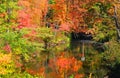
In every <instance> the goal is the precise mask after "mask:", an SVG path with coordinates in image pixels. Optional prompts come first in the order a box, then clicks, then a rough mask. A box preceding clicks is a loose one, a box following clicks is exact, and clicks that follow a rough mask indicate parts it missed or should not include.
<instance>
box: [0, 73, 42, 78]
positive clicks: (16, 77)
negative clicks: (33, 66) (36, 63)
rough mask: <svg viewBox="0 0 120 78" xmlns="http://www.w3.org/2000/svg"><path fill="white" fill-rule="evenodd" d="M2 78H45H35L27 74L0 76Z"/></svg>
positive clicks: (38, 77)
mask: <svg viewBox="0 0 120 78" xmlns="http://www.w3.org/2000/svg"><path fill="white" fill-rule="evenodd" d="M0 78H44V77H42V76H33V75H31V74H29V73H27V72H23V73H13V74H6V75H0Z"/></svg>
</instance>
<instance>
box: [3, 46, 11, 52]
mask: <svg viewBox="0 0 120 78" xmlns="http://www.w3.org/2000/svg"><path fill="white" fill-rule="evenodd" d="M3 49H4V50H5V51H6V52H8V53H10V52H11V47H10V45H9V44H6V45H5V46H4V47H3Z"/></svg>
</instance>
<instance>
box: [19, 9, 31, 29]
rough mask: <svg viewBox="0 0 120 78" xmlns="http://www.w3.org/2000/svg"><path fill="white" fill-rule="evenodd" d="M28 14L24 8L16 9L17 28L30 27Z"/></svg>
mask: <svg viewBox="0 0 120 78" xmlns="http://www.w3.org/2000/svg"><path fill="white" fill-rule="evenodd" d="M30 22H31V20H30V15H29V14H27V13H25V11H24V10H19V11H18V23H19V25H18V28H19V29H21V28H23V27H30V26H31V23H30Z"/></svg>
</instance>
